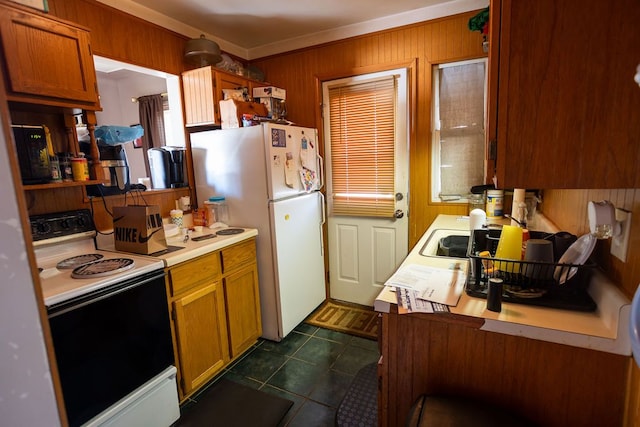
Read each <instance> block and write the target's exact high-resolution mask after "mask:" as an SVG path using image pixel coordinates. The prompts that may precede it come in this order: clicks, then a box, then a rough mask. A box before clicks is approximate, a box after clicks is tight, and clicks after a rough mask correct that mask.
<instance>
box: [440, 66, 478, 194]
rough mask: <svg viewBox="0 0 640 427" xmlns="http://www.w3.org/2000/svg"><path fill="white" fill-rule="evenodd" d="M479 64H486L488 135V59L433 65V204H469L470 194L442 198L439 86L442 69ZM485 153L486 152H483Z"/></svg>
mask: <svg viewBox="0 0 640 427" xmlns="http://www.w3.org/2000/svg"><path fill="white" fill-rule="evenodd" d="M477 63H484V94H483V107H484V112H483V120H482V126H483V128H484V132H485V135H486V132H487V129H486V127H485V124H486V121H487V96H488V82H489V69H488V66H489V61H488V58H486V57H483V58H475V59H467V60H462V61H454V62H446V63H441V64H433V65H432V68H431V89H432V92H431V93H432V102H431V135H430V138H431V153H430V155H431V177H430V178H431V183H430V186H429V194H430V197H429V200H430V203H433V204H452V203H457V204H460V203H467V202H468V196H469V194H461V195H460V197H457V198H454V199H450V200H443V199H442V198H441V197H440V192H441V189H442V185H441V174H440V170H441V164H440V151H439V148H440V145H439V143H438V142H439V141H437V140H436V132H439V130H440V129H439V127H440V115H439V111H440V110H439V105H440V103H439V102H440V97H439V93H440V88H439V84H440V79H439V78H438V77H439V74H440V73H439V70H440V69H442V68H448V67H457V66H461V65H467V64H477ZM483 152H484V150H483ZM480 161H481V162H482V164H483V168H484V167H485V159H484V158H482V159H481V160H480ZM477 184H482V182H478V183H472V184H471V185H477ZM471 185H470V186H469V189H471Z"/></svg>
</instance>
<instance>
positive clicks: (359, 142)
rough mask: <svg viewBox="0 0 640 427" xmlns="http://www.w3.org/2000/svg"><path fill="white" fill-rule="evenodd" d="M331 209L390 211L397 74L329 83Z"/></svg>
mask: <svg viewBox="0 0 640 427" xmlns="http://www.w3.org/2000/svg"><path fill="white" fill-rule="evenodd" d="M329 103H330V105H329V121H330V151H331V153H330V156H331V170H332V173H331V189H332V193H331V195H330V196H331V197H332V200H331V201H332V203H331V205H332V214H333V215H348V216H364V217H392V216H393V212H394V210H395V199H394V176H395V171H394V163H395V159H394V146H395V125H396V123H395V122H396V116H395V111H396V105H395V103H396V79H395V77H394V76H389V77H386V78H384V79H381V80H375V81H369V82H363V83H355V84H350V85H347V86H340V87H333V88H330V89H329Z"/></svg>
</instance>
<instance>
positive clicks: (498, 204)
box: [486, 190, 504, 218]
mask: <svg viewBox="0 0 640 427" xmlns="http://www.w3.org/2000/svg"><path fill="white" fill-rule="evenodd" d="M503 206H504V190H487V209H486V210H487V217H488V218H500V217H502V215H503V214H504V211H503Z"/></svg>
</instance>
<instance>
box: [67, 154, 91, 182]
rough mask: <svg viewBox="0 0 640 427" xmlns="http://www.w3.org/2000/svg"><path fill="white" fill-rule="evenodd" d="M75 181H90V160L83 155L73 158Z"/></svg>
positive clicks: (72, 165) (72, 166)
mask: <svg viewBox="0 0 640 427" xmlns="http://www.w3.org/2000/svg"><path fill="white" fill-rule="evenodd" d="M71 170H72V171H73V180H74V181H89V162H88V161H87V159H86V158H84V157H83V156H81V157H73V158H72V159H71Z"/></svg>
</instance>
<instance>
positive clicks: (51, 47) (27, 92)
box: [0, 6, 99, 108]
mask: <svg viewBox="0 0 640 427" xmlns="http://www.w3.org/2000/svg"><path fill="white" fill-rule="evenodd" d="M0 10H1V11H2V13H1V14H0V34H1V36H2V47H3V48H4V53H5V54H4V58H5V61H6V69H7V74H8V79H7V80H8V83H9V88H8V94H7V95H8V98H9V100H16V101H25V102H38V103H41V104H49V105H57V106H72V107H78V106H79V105H78V102H79V103H82V104H86V106H87V107H89V106H93V107H94V108H99V101H98V93H97V86H96V75H95V68H94V65H93V57H92V54H91V46H90V39H89V33H88V32H87V31H85V30H83V29H80V28H77V27H73V26H71V25H67V24H64V23H62V22H59V21H56V20H53V19H49V18H46V17H43V16H39V15H36V14H32V13H28V12H26V11H22V10H18V9H12V8H7V7H6V6H0ZM70 101H73V102H70Z"/></svg>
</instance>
